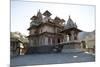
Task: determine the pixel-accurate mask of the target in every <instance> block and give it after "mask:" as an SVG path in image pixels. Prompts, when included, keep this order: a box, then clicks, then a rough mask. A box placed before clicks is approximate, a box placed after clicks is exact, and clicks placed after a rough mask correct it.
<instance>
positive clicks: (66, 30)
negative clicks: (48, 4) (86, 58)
mask: <svg viewBox="0 0 100 67" xmlns="http://www.w3.org/2000/svg"><path fill="white" fill-rule="evenodd" d="M51 15H52V14H51V13H50V12H49V11H48V10H46V11H45V12H44V13H41V12H40V10H39V11H38V12H37V15H34V16H32V17H31V22H30V27H29V28H28V30H29V36H28V39H29V50H28V52H29V53H41V52H61V51H62V49H63V48H64V46H65V45H66V47H67V48H66V49H80V42H79V41H78V37H77V36H78V33H79V32H81V30H80V29H78V27H77V25H76V23H75V22H73V20H72V19H71V17H70V16H69V18H68V21H67V24H65V23H66V21H65V20H64V19H62V18H59V17H57V16H56V17H55V18H54V19H52V18H51Z"/></svg>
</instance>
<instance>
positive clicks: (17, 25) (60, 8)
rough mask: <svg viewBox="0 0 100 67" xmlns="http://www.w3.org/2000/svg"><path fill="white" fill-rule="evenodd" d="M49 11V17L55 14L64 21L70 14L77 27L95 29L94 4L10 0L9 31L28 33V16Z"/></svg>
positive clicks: (85, 29) (53, 16)
mask: <svg viewBox="0 0 100 67" xmlns="http://www.w3.org/2000/svg"><path fill="white" fill-rule="evenodd" d="M39 9H40V11H41V13H44V12H45V11H46V10H48V11H49V12H51V14H52V15H51V18H55V17H56V16H58V17H60V18H61V19H65V21H66V23H67V20H68V17H69V15H70V17H71V19H72V20H73V21H74V22H76V24H77V26H78V28H79V29H81V30H83V31H87V32H91V31H93V30H94V29H95V23H96V22H95V6H92V5H91V6H90V5H72V4H57V3H43V2H34V1H33V2H32V1H28V2H26V1H11V32H15V31H18V32H21V33H22V34H25V35H29V33H28V32H29V31H28V30H27V29H28V28H29V26H30V22H31V20H30V18H31V17H32V16H33V15H36V14H37V12H38V11H39Z"/></svg>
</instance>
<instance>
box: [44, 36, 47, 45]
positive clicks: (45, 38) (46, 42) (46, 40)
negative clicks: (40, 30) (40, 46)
mask: <svg viewBox="0 0 100 67" xmlns="http://www.w3.org/2000/svg"><path fill="white" fill-rule="evenodd" d="M44 40H45V45H48V38H47V37H45V39H44Z"/></svg>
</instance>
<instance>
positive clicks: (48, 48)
mask: <svg viewBox="0 0 100 67" xmlns="http://www.w3.org/2000/svg"><path fill="white" fill-rule="evenodd" d="M53 48H54V46H38V47H29V48H28V50H27V52H26V54H34V53H51V52H53Z"/></svg>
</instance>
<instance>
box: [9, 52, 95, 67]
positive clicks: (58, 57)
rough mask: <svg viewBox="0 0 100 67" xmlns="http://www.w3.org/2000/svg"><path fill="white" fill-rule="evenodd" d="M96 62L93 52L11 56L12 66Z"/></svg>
mask: <svg viewBox="0 0 100 67" xmlns="http://www.w3.org/2000/svg"><path fill="white" fill-rule="evenodd" d="M81 62H95V56H94V55H93V54H89V53H85V52H72V53H66V52H62V53H48V54H31V55H21V56H17V57H13V58H11V66H12V67H15V66H31V65H46V64H64V63H81Z"/></svg>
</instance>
